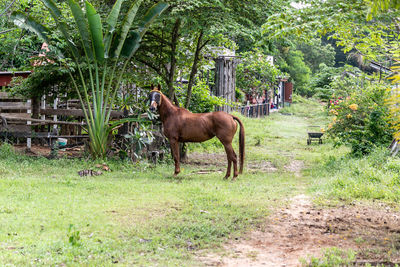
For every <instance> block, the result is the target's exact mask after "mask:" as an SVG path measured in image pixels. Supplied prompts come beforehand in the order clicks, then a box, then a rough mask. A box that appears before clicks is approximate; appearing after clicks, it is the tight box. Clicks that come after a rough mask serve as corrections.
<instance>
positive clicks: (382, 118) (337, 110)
mask: <svg viewBox="0 0 400 267" xmlns="http://www.w3.org/2000/svg"><path fill="white" fill-rule="evenodd" d="M385 98H386V88H385V85H384V84H380V83H370V84H368V85H367V86H366V88H365V89H364V90H361V91H360V92H355V93H352V94H351V95H350V96H348V97H346V98H343V97H338V98H335V99H331V101H330V106H329V113H330V114H331V115H333V117H332V122H331V123H330V124H329V125H328V134H329V135H330V136H331V137H332V138H333V139H334V141H335V144H336V145H342V144H345V145H350V147H351V149H352V151H351V152H352V154H353V155H365V154H368V153H370V152H371V151H372V150H373V148H375V147H377V146H381V145H386V144H388V143H389V142H390V141H391V140H392V134H393V130H392V129H391V125H390V123H389V118H388V116H389V110H388V107H387V105H385V103H384V100H385Z"/></svg>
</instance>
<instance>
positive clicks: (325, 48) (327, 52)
mask: <svg viewBox="0 0 400 267" xmlns="http://www.w3.org/2000/svg"><path fill="white" fill-rule="evenodd" d="M297 49H298V50H300V51H301V52H302V53H303V56H304V62H305V63H306V64H307V66H308V67H309V68H310V69H311V71H312V72H313V73H316V72H318V71H319V70H320V66H321V64H324V65H325V66H328V67H333V65H334V64H335V54H336V53H335V49H334V48H333V47H332V46H331V45H330V44H327V45H323V44H322V41H321V39H319V38H314V39H312V40H310V41H309V42H307V43H299V44H297Z"/></svg>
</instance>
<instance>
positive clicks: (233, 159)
mask: <svg viewBox="0 0 400 267" xmlns="http://www.w3.org/2000/svg"><path fill="white" fill-rule="evenodd" d="M223 145H224V147H225V152H226V157H227V159H228V168H227V170H226V175H225V179H228V178H229V176H231V167H232V163H233V178H232V179H233V180H235V179H236V177H237V176H238V170H237V156H236V153H235V151H234V150H233V147H232V143H226V144H224V143H223Z"/></svg>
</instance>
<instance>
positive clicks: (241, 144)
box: [231, 115, 245, 174]
mask: <svg viewBox="0 0 400 267" xmlns="http://www.w3.org/2000/svg"><path fill="white" fill-rule="evenodd" d="M231 116H232V118H233V119H234V120H235V121H237V122H238V123H239V125H240V132H239V159H240V169H239V173H240V174H241V173H243V164H244V148H245V144H244V126H243V123H242V122H241V121H240V119H239V118H238V117H236V116H233V115H231Z"/></svg>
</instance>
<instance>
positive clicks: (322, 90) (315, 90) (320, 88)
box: [308, 63, 341, 101]
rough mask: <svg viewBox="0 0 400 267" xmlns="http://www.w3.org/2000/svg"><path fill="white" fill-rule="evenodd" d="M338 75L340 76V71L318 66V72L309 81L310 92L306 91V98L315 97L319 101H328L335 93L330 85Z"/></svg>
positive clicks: (322, 65) (323, 65)
mask: <svg viewBox="0 0 400 267" xmlns="http://www.w3.org/2000/svg"><path fill="white" fill-rule="evenodd" d="M338 74H341V73H340V69H337V68H334V67H328V66H327V65H325V64H324V63H322V64H321V65H320V66H319V71H318V72H317V73H315V74H314V75H313V77H312V78H311V79H310V85H309V88H310V90H309V91H308V96H313V95H316V97H318V98H320V99H321V100H324V101H327V100H329V99H330V97H331V96H332V95H333V94H334V92H335V90H334V89H333V88H332V86H331V83H332V81H333V79H334V78H335V76H338Z"/></svg>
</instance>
